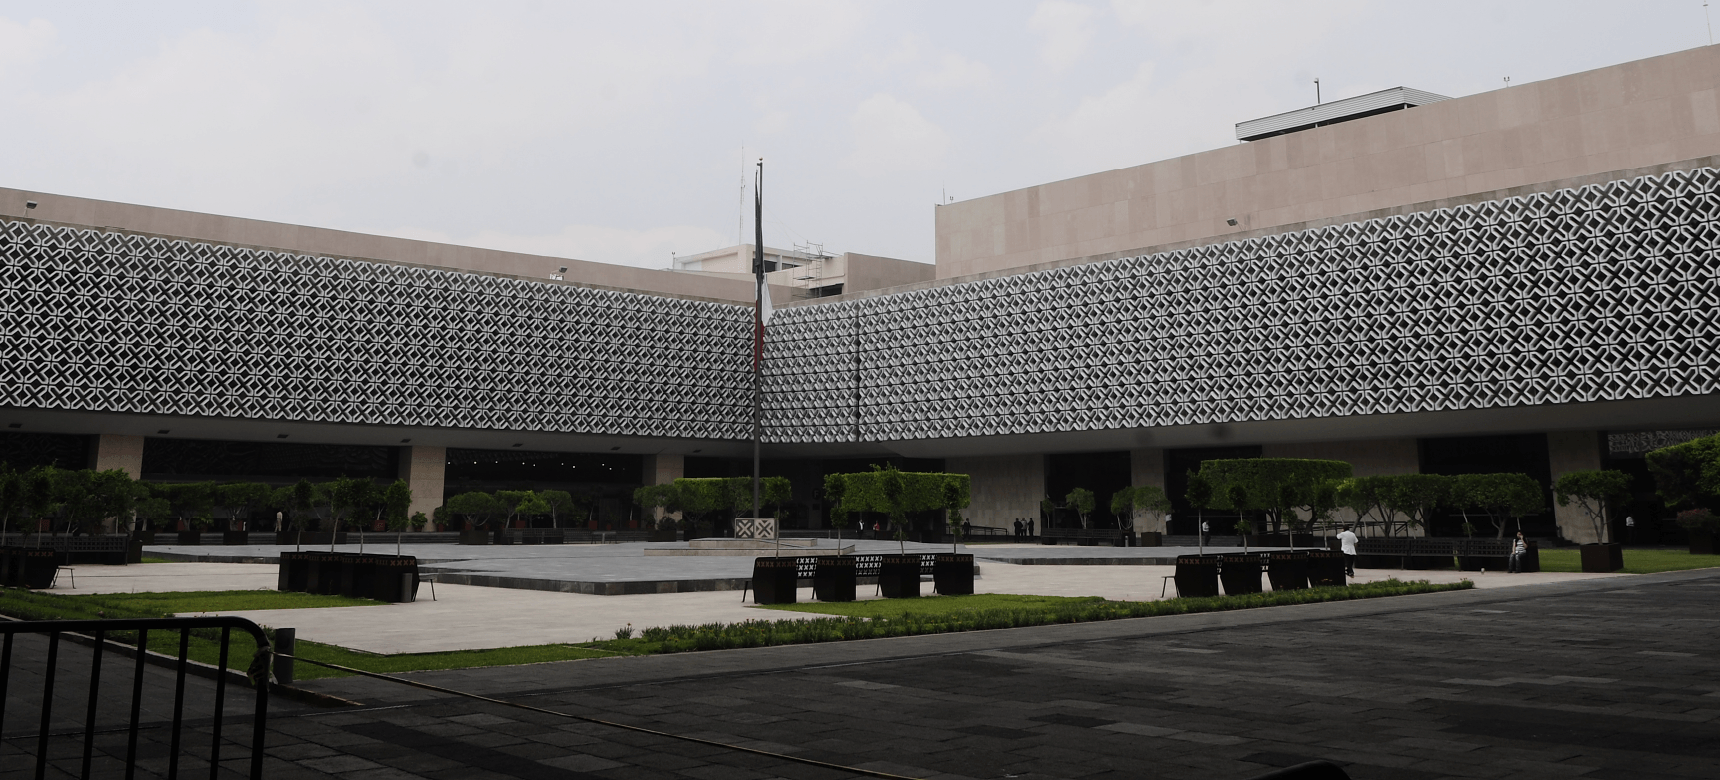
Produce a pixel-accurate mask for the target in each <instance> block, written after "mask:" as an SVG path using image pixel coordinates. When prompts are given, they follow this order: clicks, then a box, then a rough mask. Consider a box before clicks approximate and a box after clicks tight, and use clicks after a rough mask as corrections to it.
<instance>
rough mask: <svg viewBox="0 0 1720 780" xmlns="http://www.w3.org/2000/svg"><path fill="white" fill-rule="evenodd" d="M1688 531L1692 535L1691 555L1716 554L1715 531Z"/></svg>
mask: <svg viewBox="0 0 1720 780" xmlns="http://www.w3.org/2000/svg"><path fill="white" fill-rule="evenodd" d="M1686 533H1687V534H1688V535H1689V536H1690V554H1691V555H1713V554H1714V532H1712V531H1697V530H1689V531H1686Z"/></svg>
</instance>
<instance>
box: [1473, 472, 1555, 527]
mask: <svg viewBox="0 0 1720 780" xmlns="http://www.w3.org/2000/svg"><path fill="white" fill-rule="evenodd" d="M1546 503H1547V502H1546V494H1545V493H1543V492H1542V491H1541V483H1539V482H1536V481H1535V480H1534V478H1532V477H1530V476H1529V475H1527V474H1463V475H1460V476H1457V477H1453V478H1452V481H1451V505H1452V506H1455V507H1457V508H1458V510H1459V511H1461V512H1462V513H1463V520H1464V522H1465V523H1467V522H1469V513H1470V512H1471V511H1474V512H1475V513H1476V514H1480V515H1485V516H1486V517H1487V519H1488V520H1490V521H1492V523H1493V527H1494V529H1495V532H1494V538H1500V539H1502V538H1504V537H1505V527H1506V526H1508V525H1510V521H1511V520H1512V519H1514V518H1520V517H1522V516H1524V515H1532V514H1535V513H1537V512H1540V511H1541V510H1543V509H1545V508H1546Z"/></svg>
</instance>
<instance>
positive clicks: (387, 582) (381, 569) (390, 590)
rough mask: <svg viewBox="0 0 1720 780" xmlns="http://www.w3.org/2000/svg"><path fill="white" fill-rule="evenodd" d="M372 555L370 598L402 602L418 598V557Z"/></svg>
mask: <svg viewBox="0 0 1720 780" xmlns="http://www.w3.org/2000/svg"><path fill="white" fill-rule="evenodd" d="M369 557H370V559H371V560H370V565H371V576H370V594H371V595H370V598H373V599H376V600H377V601H386V602H390V603H402V602H411V601H417V600H418V559H417V558H415V557H413V556H411V555H374V556H369Z"/></svg>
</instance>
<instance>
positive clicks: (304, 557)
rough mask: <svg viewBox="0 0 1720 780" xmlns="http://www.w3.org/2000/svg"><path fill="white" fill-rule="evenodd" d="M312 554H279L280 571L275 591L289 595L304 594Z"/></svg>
mask: <svg viewBox="0 0 1720 780" xmlns="http://www.w3.org/2000/svg"><path fill="white" fill-rule="evenodd" d="M313 554H314V553H307V552H284V553H281V571H280V574H279V576H278V578H277V580H276V583H275V589H276V590H280V591H283V592H289V593H305V592H307V590H308V587H309V585H308V583H309V578H310V573H311V561H310V558H311V556H312V555H313Z"/></svg>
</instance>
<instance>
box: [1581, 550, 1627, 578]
mask: <svg viewBox="0 0 1720 780" xmlns="http://www.w3.org/2000/svg"><path fill="white" fill-rule="evenodd" d="M1578 549H1580V550H1582V555H1583V571H1585V572H1589V573H1594V574H1604V573H1607V572H1615V571H1618V570H1619V569H1622V568H1624V545H1620V544H1585V545H1582V546H1581V547H1579V548H1578Z"/></svg>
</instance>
